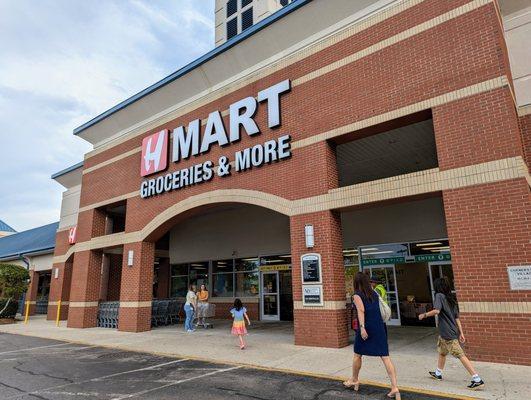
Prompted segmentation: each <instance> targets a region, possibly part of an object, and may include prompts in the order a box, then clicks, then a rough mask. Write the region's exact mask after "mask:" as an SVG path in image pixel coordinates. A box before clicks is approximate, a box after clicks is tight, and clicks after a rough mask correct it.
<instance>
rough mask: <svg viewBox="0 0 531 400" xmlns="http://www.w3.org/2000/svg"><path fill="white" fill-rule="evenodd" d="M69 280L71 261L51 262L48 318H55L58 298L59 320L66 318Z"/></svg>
mask: <svg viewBox="0 0 531 400" xmlns="http://www.w3.org/2000/svg"><path fill="white" fill-rule="evenodd" d="M56 269H57V270H58V273H57V278H56V277H55V270H56ZM71 282H72V261H70V262H66V263H56V264H53V267H52V279H51V282H50V296H49V298H48V316H47V319H48V320H52V321H55V320H56V318H57V307H58V301H59V300H61V313H60V315H59V319H60V320H61V321H65V320H67V319H68V308H69V300H70V284H71Z"/></svg>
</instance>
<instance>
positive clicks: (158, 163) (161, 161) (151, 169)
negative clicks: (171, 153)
mask: <svg viewBox="0 0 531 400" xmlns="http://www.w3.org/2000/svg"><path fill="white" fill-rule="evenodd" d="M167 166H168V130H167V129H165V130H163V131H160V132H157V133H154V134H153V135H149V136H148V137H145V138H144V140H142V159H141V160H140V176H146V175H151V174H154V173H155V172H159V171H163V170H165V169H166V167H167Z"/></svg>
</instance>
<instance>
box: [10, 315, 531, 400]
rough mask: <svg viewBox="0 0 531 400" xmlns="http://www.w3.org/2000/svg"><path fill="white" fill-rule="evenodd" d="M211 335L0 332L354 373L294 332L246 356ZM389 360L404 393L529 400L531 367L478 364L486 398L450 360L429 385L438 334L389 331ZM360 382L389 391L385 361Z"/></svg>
mask: <svg viewBox="0 0 531 400" xmlns="http://www.w3.org/2000/svg"><path fill="white" fill-rule="evenodd" d="M214 323H215V326H214V329H208V330H203V329H201V330H197V331H196V332H194V333H185V332H184V330H183V327H182V324H179V325H174V326H169V327H163V328H157V329H154V330H152V331H150V332H145V333H126V332H118V331H116V330H114V329H104V328H90V329H72V328H66V324H65V322H62V323H61V326H60V327H56V326H55V323H53V322H50V321H46V320H45V318H43V317H40V316H39V317H32V318H31V319H30V321H29V323H28V324H27V325H24V324H23V323H21V322H19V323H17V324H14V325H0V332H6V333H13V334H21V335H29V336H37V337H44V338H50V339H58V340H65V341H71V342H76V343H83V344H89V345H98V346H106V347H112V348H119V349H123V350H131V351H142V352H150V353H156V354H162V355H169V356H178V357H187V358H189V357H192V358H199V359H207V360H211V361H218V362H223V363H237V364H247V365H252V366H257V367H264V368H273V369H280V370H289V371H291V372H300V373H305V374H316V375H325V376H328V377H333V378H347V377H348V376H349V375H350V373H351V367H350V366H351V360H352V347H350V346H349V347H347V348H343V349H327V348H316V347H303V346H295V345H293V332H292V325H291V324H286V323H257V324H255V325H254V326H251V327H250V329H249V336H248V337H247V341H248V348H247V349H246V350H245V351H241V350H239V349H238V348H237V346H236V340H235V338H234V337H232V336H231V335H230V323H229V322H228V321H214ZM389 337H390V348H391V350H390V351H391V357H392V358H393V361H394V363H395V365H396V367H397V370H398V376H399V386H402V387H408V388H414V389H418V390H420V391H425V392H427V393H428V392H430V391H434V392H438V393H447V394H448V395H450V396H452V395H454V396H455V395H457V396H468V397H473V398H482V399H524V398H528V397H529V392H530V390H531V385H530V383H529V377H530V376H531V367H525V366H514V365H506V364H495V363H485V362H477V363H475V365H476V367H477V369H478V371H479V373H480V374H481V375H482V377H483V379H484V380H485V381H486V386H485V388H484V390H482V391H478V392H472V391H470V390H468V389H466V387H465V386H466V384H467V383H468V381H469V377H468V376H467V374H466V372H465V370H464V369H463V367H462V366H461V364H460V363H459V361H458V360H455V359H451V358H449V359H448V362H447V366H446V369H445V380H444V381H442V382H437V381H434V380H432V379H430V378H429V376H428V374H427V371H428V369H433V368H434V367H435V363H436V352H435V342H436V333H435V332H434V330H433V329H431V328H422V327H417V328H416V327H390V329H389ZM361 379H362V380H363V381H365V382H371V383H375V384H384V385H387V384H388V380H387V375H386V373H385V369H384V367H383V365H382V363H381V361H380V360H379V359H377V358H371V357H365V358H364V365H363V369H362V373H361Z"/></svg>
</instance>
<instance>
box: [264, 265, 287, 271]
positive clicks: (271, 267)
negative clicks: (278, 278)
mask: <svg viewBox="0 0 531 400" xmlns="http://www.w3.org/2000/svg"><path fill="white" fill-rule="evenodd" d="M289 270H291V264H280V265H262V266H261V267H260V272H270V271H289Z"/></svg>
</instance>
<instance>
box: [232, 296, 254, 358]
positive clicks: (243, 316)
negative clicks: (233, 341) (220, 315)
mask: <svg viewBox="0 0 531 400" xmlns="http://www.w3.org/2000/svg"><path fill="white" fill-rule="evenodd" d="M230 313H231V315H232V319H233V322H232V330H231V333H232V334H233V335H235V336H238V340H239V342H240V350H243V349H245V339H244V338H243V336H244V335H247V328H245V321H246V320H247V324H248V325H251V321H250V320H249V316H248V315H247V309H246V308H245V307H244V306H243V304H242V301H241V300H240V299H236V300H234V307H233V308H232V309H231V310H230Z"/></svg>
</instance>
